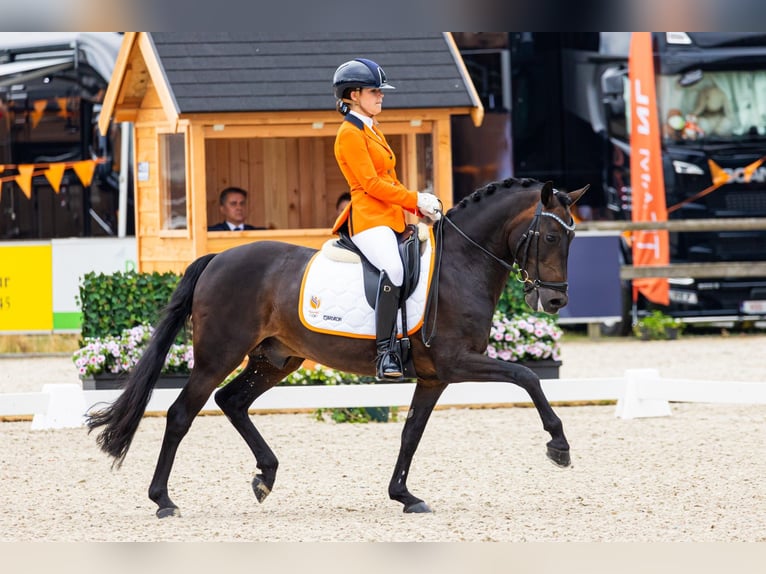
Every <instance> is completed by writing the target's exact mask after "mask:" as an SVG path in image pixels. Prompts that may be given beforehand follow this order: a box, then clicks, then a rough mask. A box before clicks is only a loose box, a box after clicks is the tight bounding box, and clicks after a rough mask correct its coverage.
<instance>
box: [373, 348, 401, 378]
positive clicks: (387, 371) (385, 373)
mask: <svg viewBox="0 0 766 574" xmlns="http://www.w3.org/2000/svg"><path fill="white" fill-rule="evenodd" d="M384 362H385V363H388V364H387V365H385V366H384V365H383V363H384ZM400 363H401V361H400V360H399V357H398V356H397V355H396V353H394V352H393V351H386V352H384V353H381V354H380V355H379V356H378V364H377V366H376V368H375V378H376V379H377V380H379V381H400V380H402V379H403V378H404V373H403V372H402V368H401V367H400V366H399V364H400Z"/></svg>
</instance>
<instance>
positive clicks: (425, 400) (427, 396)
mask: <svg viewBox="0 0 766 574" xmlns="http://www.w3.org/2000/svg"><path fill="white" fill-rule="evenodd" d="M446 387H447V385H444V384H438V385H437V386H433V387H426V386H424V385H422V384H420V383H419V384H418V385H417V386H416V387H415V392H414V394H413V396H412V403H411V404H410V409H409V411H407V420H406V421H405V423H404V429H402V443H401V446H400V447H399V456H398V458H397V459H396V466H395V467H394V474H393V476H392V477H391V482H390V483H389V485H388V495H389V496H390V497H391V499H392V500H398V501H399V502H401V503H402V504H403V505H404V512H431V509H430V508H429V507H428V505H427V504H426V503H425V502H423V501H422V500H421V499H419V498H417V497H416V496H413V495H412V494H411V493H410V491H409V490H407V475H408V474H409V472H410V464H411V463H412V457H413V456H414V455H415V451H416V450H417V448H418V444H420V439H421V437H422V436H423V431H424V430H425V428H426V423H428V419H429V417H430V416H431V413H432V412H433V410H434V406H435V405H436V401H438V400H439V397H440V396H441V394H442V392H443V391H444V389H445V388H446Z"/></svg>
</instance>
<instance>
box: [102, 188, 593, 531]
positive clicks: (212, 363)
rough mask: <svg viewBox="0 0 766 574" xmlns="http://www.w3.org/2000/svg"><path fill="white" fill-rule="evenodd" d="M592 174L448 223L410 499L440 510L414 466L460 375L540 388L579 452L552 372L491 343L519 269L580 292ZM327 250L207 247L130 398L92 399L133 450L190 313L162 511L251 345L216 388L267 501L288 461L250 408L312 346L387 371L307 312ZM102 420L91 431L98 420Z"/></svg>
mask: <svg viewBox="0 0 766 574" xmlns="http://www.w3.org/2000/svg"><path fill="white" fill-rule="evenodd" d="M586 190H587V187H585V188H582V189H579V190H576V191H572V192H569V193H567V192H563V191H558V190H555V189H554V188H553V186H552V184H551V183H550V182H547V183H544V184H543V183H541V182H539V181H536V180H529V179H524V180H516V179H507V180H504V181H501V182H495V183H491V184H489V185H487V186H485V187H483V188H481V189H479V190H477V191H475V192H474V193H473V194H472V195H470V196H469V197H467V198H466V199H464V200H462V201H461V202H460V203H459V204H457V205H456V206H455V207H454V208H452V209H451V210H449V211H448V212H447V213H446V214H445V216H444V217H443V218H442V220H441V221H440V222H439V223H437V224H436V228H435V230H434V231H435V236H436V238H437V246H436V250H437V253H439V252H441V257H440V258H438V257H437V263H439V261H440V266H439V272H438V273H436V272H435V273H434V279H433V282H432V285H431V293H432V294H435V295H436V296H435V297H433V298H432V299H433V300H432V301H431V303H432V304H431V306H430V307H429V309H428V311H429V312H428V313H427V314H426V321H425V323H424V325H423V327H422V328H421V330H420V332H419V333H417V334H415V336H413V337H412V345H413V356H414V364H415V369H416V371H417V375H418V378H417V385H416V388H415V392H414V394H413V398H412V403H411V405H410V408H409V411H408V413H407V419H406V422H405V424H404V428H403V430H402V437H401V445H400V450H399V456H398V458H397V461H396V465H395V467H394V473H393V476H392V478H391V482H390V483H389V487H388V493H389V496H390V497H391V498H392V499H393V500H397V501H399V502H401V503H402V504H403V505H404V511H405V512H430V508H429V507H428V505H427V504H426V503H425V502H424V501H422V500H421V499H419V498H417V497H416V496H414V495H412V494H411V493H410V491H409V490H408V489H407V475H408V473H409V470H410V464H411V462H412V458H413V455H414V454H415V450H416V449H417V446H418V443H419V442H420V439H421V436H422V435H423V431H424V429H425V427H426V423H427V422H428V419H429V417H430V415H431V412H432V410H433V408H434V406H435V405H436V402H437V401H438V399H439V396H440V395H441V394H442V392H443V391H444V389H445V388H446V387H447V385H449V384H450V383H457V382H461V381H506V382H511V383H514V384H516V385H519V386H520V387H522V388H523V389H525V390H526V391H527V392H528V393H529V396H530V397H531V399H532V401H533V403H534V405H535V407H536V408H537V411H538V413H539V415H540V418H541V419H542V423H543V428H544V429H545V430H546V431H547V432H548V433H550V435H551V440H550V441H549V442H548V443H547V455H548V457H549V458H550V459H551V460H552V461H553V462H555V463H556V464H558V465H560V466H568V465H569V464H570V457H569V443H568V442H567V439H566V437H565V436H564V431H563V427H562V424H561V420H560V419H559V417H558V416H557V415H556V414H555V413H554V412H553V409H552V408H551V406H550V404H549V402H548V400H547V399H546V397H545V395H544V393H543V391H542V388H541V386H540V380H539V378H538V377H537V376H536V375H535V374H534V373H533V372H532V371H531V370H530V369H527V368H526V367H523V366H521V365H518V364H515V363H510V362H505V361H500V360H497V359H492V358H490V357H488V356H487V355H485V354H484V351H485V349H486V348H487V344H488V339H489V331H490V326H491V321H492V314H493V311H494V309H495V306H496V305H497V302H498V299H499V297H500V295H501V293H502V291H503V289H504V286H505V283H506V281H507V280H508V277H509V270H510V269H511V264H512V263H513V262H516V263H517V264H518V265H519V266H520V268H521V278H522V279H523V280H524V281H525V282H526V288H525V291H526V295H525V300H526V302H527V304H528V305H529V306H530V307H531V308H532V309H534V310H544V311H546V312H549V313H555V312H556V311H558V309H560V308H561V307H563V306H564V305H566V304H567V283H566V280H567V258H568V254H569V245H570V243H571V241H572V239H573V238H574V223H573V220H572V216H571V213H570V206H571V205H572V204H574V202H576V201H577V200H578V199H579V198H580V197H581V196H582V195H583V193H585V191H586ZM314 253H315V250H313V249H309V248H306V247H300V246H296V245H291V244H288V243H281V242H275V241H258V242H254V243H250V244H247V245H241V246H238V247H234V248H231V249H228V250H226V251H224V252H222V253H219V254H211V255H205V256H203V257H200V258H199V259H197V260H196V261H194V262H193V263H191V265H189V267H188V268H187V270H186V272H185V273H184V276H183V278H182V279H181V281H180V282H179V284H178V287H177V288H176V290H175V292H174V293H173V296H172V297H171V300H170V302H169V303H168V306H167V307H166V308H165V311H164V313H163V316H162V319H161V320H160V322H159V324H158V325H157V328H156V330H155V333H154V335H153V337H152V339H151V341H150V343H149V345H148V347H147V348H146V350H145V351H144V353H143V355H142V357H141V359H140V361H139V362H138V364H137V366H136V367H135V369H134V370H133V372H132V373H131V374H130V376H129V378H128V379H127V381H126V383H125V386H124V392H123V393H121V394H120V396H119V397H118V398H117V400H116V401H115V402H114V403H112V404H111V405H109V406H108V407H106V408H105V409H103V410H101V411H97V412H92V413H91V414H90V416H89V417H88V420H87V424H88V427H89V429H90V430H93V429H96V428H99V427H104V428H103V429H102V431H101V432H100V434H99V435H98V439H97V441H98V444H99V445H100V447H101V449H102V450H103V451H105V452H106V453H108V454H109V455H111V456H112V457H114V459H115V461H114V463H115V464H116V465H117V466H119V465H120V464H121V463H122V461H123V459H124V457H125V455H126V454H127V451H128V448H129V447H130V443H131V441H132V439H133V435H134V434H135V432H136V430H137V428H138V426H139V423H140V421H141V418H142V416H143V413H144V411H145V409H146V406H147V403H148V401H149V398H150V396H151V392H152V389H153V387H154V385H155V383H156V381H157V379H158V377H159V374H160V370H161V368H162V365H163V361H164V359H165V355H166V354H167V352H168V350H169V348H170V345H171V344H172V343H173V341H174V339H175V337H176V335H177V333H178V332H179V331H180V330H181V328H182V327H183V326H184V325H185V323H186V321H187V320H188V318H189V317H191V321H192V325H193V340H194V368H193V369H192V371H191V375H190V376H189V380H188V382H187V383H186V385H185V386H184V388H183V389H182V390H181V392H180V394H179V396H178V398H177V399H176V401H175V402H174V403H173V404H172V405H171V407H170V408H169V409H168V413H167V425H166V429H165V435H164V438H163V441H162V448H161V451H160V454H159V458H158V461H157V467H156V469H155V471H154V476H153V478H152V481H151V485H150V487H149V498H151V499H152V500H153V501H154V502H155V503H156V504H157V506H158V507H159V508H158V510H157V516H158V517H160V518H162V517H165V516H173V515H178V514H179V512H178V507H177V506H176V505H175V504H174V503H173V501H172V500H171V499H170V496H169V494H168V478H169V476H170V471H171V468H172V465H173V461H174V459H175V455H176V451H177V449H178V446H179V444H180V442H181V440H182V439H183V437H184V436H185V435H186V433H187V432H188V430H189V428H190V427H191V424H192V421H193V419H194V418H195V416H196V415H197V414H198V413H199V411H200V410H201V409H202V407H203V406H204V404H205V403H206V401H207V400H208V398H209V397H210V395H211V394H212V393H213V391H215V390H216V388H217V387H218V386H219V385H220V383H221V382H222V381H223V380H224V378H225V377H226V376H227V375H228V374H229V373H230V372H232V371H233V370H234V369H235V368H236V367H237V366H238V365H239V364H240V363H241V362H242V359H243V357H245V356H247V357H248V361H247V363H246V366H245V368H244V370H243V371H242V372H241V374H239V375H238V376H237V377H236V378H235V379H234V380H232V381H231V382H230V383H228V384H227V385H226V386H224V387H221V388H220V389H219V390H218V391H216V393H215V401H216V403H217V404H218V405H219V406H220V408H221V410H222V411H223V412H224V414H226V416H227V417H228V418H229V420H230V421H231V423H232V424H233V425H234V427H235V428H236V429H237V431H238V432H239V433H240V435H241V436H242V438H243V439H244V440H245V442H246V443H247V445H248V446H249V447H250V450H251V451H252V453H253V455H254V457H255V460H256V466H257V468H258V469H259V470H260V474H258V475H256V476H255V478H254V479H253V483H252V487H253V491H254V493H255V496H256V498H257V499H258V501H259V502H263V500H264V499H265V498H266V497H267V496H268V495H269V493H270V492H271V489H272V487H273V486H274V481H275V478H276V472H277V466H278V461H277V458H276V456H275V455H274V453H273V452H272V450H271V448H270V447H269V445H268V444H267V443H266V441H265V439H264V438H263V437H262V436H261V434H260V433H259V432H258V429H257V428H256V427H255V425H254V424H253V420H252V419H251V418H250V416H249V414H248V409H249V407H250V405H251V404H252V403H253V401H255V399H256V398H258V397H259V396H260V395H261V394H263V393H264V392H266V391H267V390H269V389H270V388H271V387H273V386H274V385H276V384H277V383H279V382H280V381H281V380H282V379H283V378H284V377H285V376H287V375H288V374H289V373H291V372H292V371H294V370H295V369H297V368H298V367H299V366H300V365H301V363H302V362H303V360H304V359H306V358H308V359H312V360H314V361H316V362H318V363H321V364H323V365H327V366H329V367H332V368H334V369H338V370H341V371H347V372H352V373H358V374H362V375H374V374H375V342H374V340H369V339H357V338H350V337H343V336H334V335H328V334H324V333H318V332H314V331H310V330H308V329H307V328H306V327H304V326H303V325H302V324H301V321H300V319H299V315H298V301H299V293H300V287H301V277H302V275H303V272H304V270H305V269H306V265H307V264H308V262H309V260H310V259H311V257H312V256H313V255H314ZM89 432H90V431H89Z"/></svg>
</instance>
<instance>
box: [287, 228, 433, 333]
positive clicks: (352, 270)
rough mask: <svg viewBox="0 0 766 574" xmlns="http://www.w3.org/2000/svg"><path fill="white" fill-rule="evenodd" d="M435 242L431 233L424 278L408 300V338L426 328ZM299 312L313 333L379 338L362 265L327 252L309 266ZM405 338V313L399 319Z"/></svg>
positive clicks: (423, 265)
mask: <svg viewBox="0 0 766 574" xmlns="http://www.w3.org/2000/svg"><path fill="white" fill-rule="evenodd" d="M433 245H434V238H433V233H432V232H431V231H430V229H429V233H428V240H427V241H426V246H425V250H424V252H423V255H422V256H421V258H420V276H419V280H418V284H417V286H416V287H415V291H413V293H412V295H410V297H409V298H408V299H407V302H406V309H407V331H408V335H409V334H412V333H414V332H415V331H417V330H418V329H420V327H421V325H422V324H423V313H424V310H425V303H426V297H427V296H428V287H429V284H430V282H431V272H432V269H433V259H434V256H433V255H434V248H433ZM298 309H299V314H300V318H301V322H302V323H303V325H304V326H305V327H306V328H307V329H310V330H311V331H317V332H319V333H331V334H333V335H342V336H345V337H356V338H372V339H374V338H375V311H374V310H373V309H372V308H371V307H370V305H369V303H368V302H367V299H366V297H365V296H364V279H363V277H362V264H361V263H359V262H349V261H335V260H332V259H330V258H329V257H328V256H327V255H325V253H324V252H323V250H320V251H318V252H317V254H316V255H314V257H313V258H312V259H311V261H310V262H309V265H308V268H307V269H306V273H305V274H304V276H303V283H302V285H301V295H300V300H299V302H298ZM397 328H398V330H399V334H400V335H401V334H402V318H401V313H399V317H398V319H397Z"/></svg>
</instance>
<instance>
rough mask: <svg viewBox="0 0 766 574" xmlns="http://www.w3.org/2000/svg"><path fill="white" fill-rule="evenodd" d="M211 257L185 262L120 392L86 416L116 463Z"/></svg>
mask: <svg viewBox="0 0 766 574" xmlns="http://www.w3.org/2000/svg"><path fill="white" fill-rule="evenodd" d="M213 257H215V254H210V255H205V256H203V257H200V258H199V259H197V260H196V261H194V262H193V263H192V264H191V265H189V267H188V268H187V269H186V272H185V273H184V275H183V277H182V278H181V280H180V281H179V283H178V286H177V287H176V289H175V291H174V292H173V296H172V297H171V298H170V302H169V303H168V305H167V306H166V307H165V309H164V310H163V312H162V318H161V320H160V322H159V324H158V325H157V328H156V329H155V331H154V334H153V335H152V338H151V339H150V340H149V344H148V345H147V347H146V350H145V351H144V352H143V354H142V355H141V358H140V359H139V361H138V363H137V364H136V366H135V368H134V369H133V371H132V372H131V373H130V375H129V376H128V379H127V381H126V383H125V386H124V390H123V392H122V393H121V394H120V396H119V397H117V400H116V401H114V402H113V403H112V404H111V405H109V406H108V407H107V408H106V409H104V410H101V411H98V412H95V413H93V414H91V415H89V416H88V417H87V425H88V428H89V430H88V433H90V431H92V430H93V429H95V428H98V427H100V426H103V427H104V430H102V431H101V433H100V434H99V435H98V438H97V439H96V442H97V443H98V445H99V446H100V447H101V450H103V451H104V452H105V453H107V454H109V455H110V456H112V457H114V459H115V462H114V464H116V465H117V467H119V466H120V465H122V461H123V460H124V459H125V455H126V454H127V453H128V449H129V448H130V443H131V442H132V440H133V435H134V434H135V432H136V430H137V429H138V425H139V423H140V422H141V418H142V417H143V415H144V411H146V405H147V404H148V403H149V399H150V398H151V396H152V390H153V389H154V385H155V384H157V379H159V376H160V372H161V371H162V367H163V365H164V364H165V357H166V356H167V354H168V351H169V350H170V347H171V345H172V344H173V341H174V340H175V338H176V335H178V332H179V331H180V330H181V328H182V327H183V326H184V324H185V323H186V320H187V319H188V317H189V315H191V310H192V298H193V296H194V287H195V286H196V285H197V280H198V279H199V277H200V275H201V274H202V272H203V271H204V270H205V268H206V267H207V265H208V263H210V260H211V259H213Z"/></svg>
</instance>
